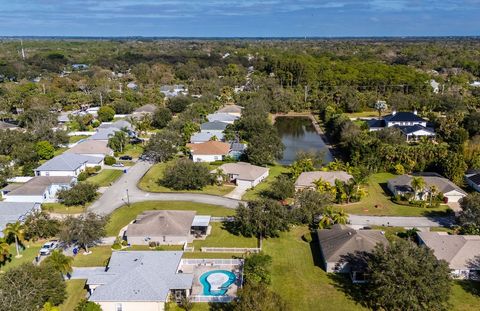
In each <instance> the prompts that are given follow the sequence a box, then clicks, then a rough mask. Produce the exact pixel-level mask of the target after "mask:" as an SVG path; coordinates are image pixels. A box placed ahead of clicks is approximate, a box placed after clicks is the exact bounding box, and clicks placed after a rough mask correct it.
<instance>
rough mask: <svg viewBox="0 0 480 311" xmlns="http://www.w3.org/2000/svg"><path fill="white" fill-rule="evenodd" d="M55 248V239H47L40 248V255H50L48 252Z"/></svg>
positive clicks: (56, 242) (56, 243)
mask: <svg viewBox="0 0 480 311" xmlns="http://www.w3.org/2000/svg"><path fill="white" fill-rule="evenodd" d="M56 248H58V241H57V240H52V241H48V242H47V243H45V244H43V246H42V248H41V249H40V256H47V255H50V253H51V252H52V251H53V250H54V249H56Z"/></svg>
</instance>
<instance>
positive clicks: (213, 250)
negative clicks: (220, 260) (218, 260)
mask: <svg viewBox="0 0 480 311" xmlns="http://www.w3.org/2000/svg"><path fill="white" fill-rule="evenodd" d="M201 251H202V252H205V253H242V254H243V253H259V252H261V251H262V249H261V248H238V247H202V248H201Z"/></svg>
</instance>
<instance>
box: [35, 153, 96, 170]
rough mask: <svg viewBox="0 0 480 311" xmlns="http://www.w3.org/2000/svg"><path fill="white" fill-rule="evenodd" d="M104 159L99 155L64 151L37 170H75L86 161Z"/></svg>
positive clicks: (90, 162)
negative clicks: (93, 155)
mask: <svg viewBox="0 0 480 311" xmlns="http://www.w3.org/2000/svg"><path fill="white" fill-rule="evenodd" d="M101 162H102V159H101V158H99V157H91V156H85V155H81V154H75V153H63V154H61V155H59V156H56V157H54V158H52V159H51V160H48V161H47V162H45V163H43V164H42V165H40V166H39V167H37V168H36V169H35V170H36V171H74V170H76V169H78V168H79V167H81V166H82V165H83V164H85V163H89V164H100V163H101Z"/></svg>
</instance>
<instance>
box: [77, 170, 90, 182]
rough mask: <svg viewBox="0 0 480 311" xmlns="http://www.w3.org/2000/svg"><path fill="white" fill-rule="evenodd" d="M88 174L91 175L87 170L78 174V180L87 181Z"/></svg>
mask: <svg viewBox="0 0 480 311" xmlns="http://www.w3.org/2000/svg"><path fill="white" fill-rule="evenodd" d="M88 176H89V174H88V173H87V172H86V171H83V172H81V173H80V174H78V176H77V180H78V181H85V180H87V178H88Z"/></svg>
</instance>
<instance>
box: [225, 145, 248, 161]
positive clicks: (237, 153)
mask: <svg viewBox="0 0 480 311" xmlns="http://www.w3.org/2000/svg"><path fill="white" fill-rule="evenodd" d="M246 150H247V145H245V144H242V143H239V142H233V143H232V144H231V146H230V153H229V154H228V155H229V156H230V157H232V158H233V159H235V160H240V158H241V157H242V155H244V154H245V151H246Z"/></svg>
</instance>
